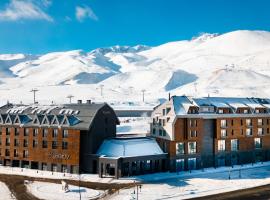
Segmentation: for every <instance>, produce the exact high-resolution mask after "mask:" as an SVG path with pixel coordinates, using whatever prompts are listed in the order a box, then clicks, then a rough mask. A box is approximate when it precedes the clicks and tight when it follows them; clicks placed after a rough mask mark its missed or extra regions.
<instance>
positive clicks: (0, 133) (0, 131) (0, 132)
mask: <svg viewBox="0 0 270 200" xmlns="http://www.w3.org/2000/svg"><path fill="white" fill-rule="evenodd" d="M0 135H2V127H0Z"/></svg>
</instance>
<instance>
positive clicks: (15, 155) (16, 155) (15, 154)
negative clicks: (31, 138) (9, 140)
mask: <svg viewBox="0 0 270 200" xmlns="http://www.w3.org/2000/svg"><path fill="white" fill-rule="evenodd" d="M18 156H19V153H18V149H14V157H18Z"/></svg>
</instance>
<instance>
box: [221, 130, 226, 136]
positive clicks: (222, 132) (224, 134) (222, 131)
mask: <svg viewBox="0 0 270 200" xmlns="http://www.w3.org/2000/svg"><path fill="white" fill-rule="evenodd" d="M220 132H221V137H226V136H227V130H226V129H221V130H220Z"/></svg>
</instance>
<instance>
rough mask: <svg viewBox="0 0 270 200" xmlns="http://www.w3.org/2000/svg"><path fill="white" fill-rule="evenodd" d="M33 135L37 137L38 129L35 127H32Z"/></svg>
mask: <svg viewBox="0 0 270 200" xmlns="http://www.w3.org/2000/svg"><path fill="white" fill-rule="evenodd" d="M33 136H34V137H37V136H38V129H37V128H34V131H33Z"/></svg>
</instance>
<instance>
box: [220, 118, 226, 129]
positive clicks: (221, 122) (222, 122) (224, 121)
mask: <svg viewBox="0 0 270 200" xmlns="http://www.w3.org/2000/svg"><path fill="white" fill-rule="evenodd" d="M220 124H221V127H227V120H225V119H222V120H221V121H220Z"/></svg>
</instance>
